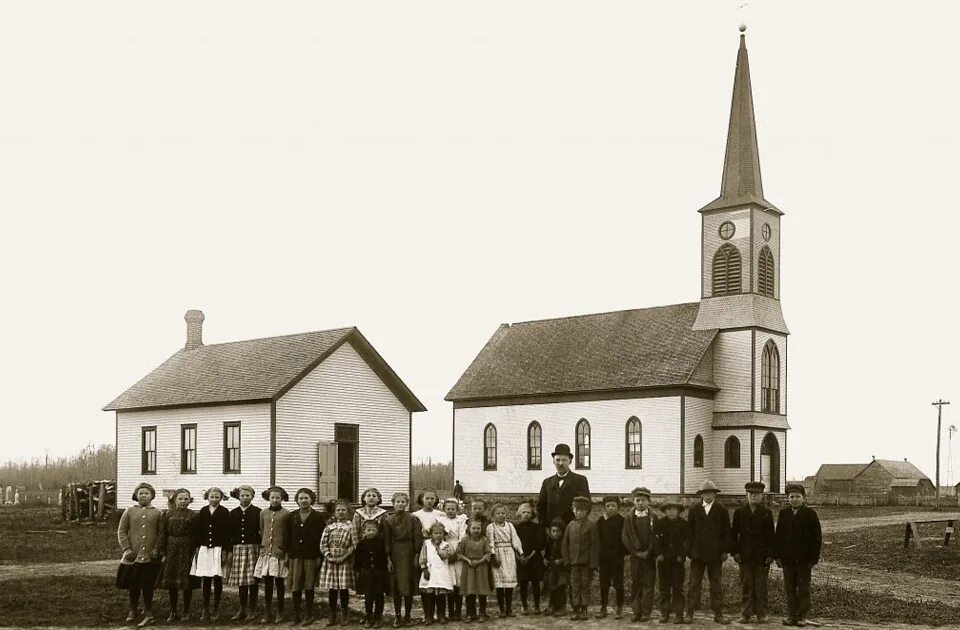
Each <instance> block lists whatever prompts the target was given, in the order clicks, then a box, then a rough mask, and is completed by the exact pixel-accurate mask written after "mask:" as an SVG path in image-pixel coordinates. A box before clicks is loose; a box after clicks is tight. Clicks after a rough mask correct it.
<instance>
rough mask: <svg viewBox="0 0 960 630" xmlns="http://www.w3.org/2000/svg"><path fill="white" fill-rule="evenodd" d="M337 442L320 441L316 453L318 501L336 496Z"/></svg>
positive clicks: (324, 500) (332, 498) (329, 499)
mask: <svg viewBox="0 0 960 630" xmlns="http://www.w3.org/2000/svg"><path fill="white" fill-rule="evenodd" d="M337 459H338V457H337V443H336V442H320V444H319V449H318V455H317V495H318V496H319V497H320V501H321V502H323V503H326V502H327V501H336V500H337V499H338V498H339V497H338V496H337V472H338V471H337Z"/></svg>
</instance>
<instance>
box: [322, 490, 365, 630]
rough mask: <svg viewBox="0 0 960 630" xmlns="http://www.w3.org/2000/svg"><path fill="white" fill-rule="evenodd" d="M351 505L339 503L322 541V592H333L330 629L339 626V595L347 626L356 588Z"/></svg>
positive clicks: (343, 501) (343, 617) (330, 602)
mask: <svg viewBox="0 0 960 630" xmlns="http://www.w3.org/2000/svg"><path fill="white" fill-rule="evenodd" d="M349 514H350V504H349V503H347V501H346V500H345V499H340V500H338V501H337V503H336V506H335V507H334V509H333V518H334V521H333V522H332V523H328V524H327V527H326V529H324V530H323V537H322V538H321V539H320V553H321V554H323V566H322V567H321V568H320V584H319V587H320V588H321V589H326V590H327V592H328V593H329V604H330V620H329V622H328V623H327V625H328V626H334V625H336V624H337V596H338V595H339V597H340V623H341V624H342V625H346V623H347V613H348V611H349V609H350V589H351V588H353V585H354V579H353V562H352V561H351V556H352V555H353V550H354V548H355V547H356V544H357V543H356V540H355V539H354V537H353V523H351V522H350V520H349Z"/></svg>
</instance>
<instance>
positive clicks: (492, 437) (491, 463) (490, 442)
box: [483, 424, 497, 470]
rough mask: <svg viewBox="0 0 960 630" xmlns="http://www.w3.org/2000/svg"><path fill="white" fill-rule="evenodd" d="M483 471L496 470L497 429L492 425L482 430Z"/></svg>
mask: <svg viewBox="0 0 960 630" xmlns="http://www.w3.org/2000/svg"><path fill="white" fill-rule="evenodd" d="M483 469H484V470H496V469H497V427H495V426H493V424H488V425H487V426H486V427H484V429H483Z"/></svg>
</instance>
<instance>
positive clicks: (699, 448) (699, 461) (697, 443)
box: [693, 435, 703, 468]
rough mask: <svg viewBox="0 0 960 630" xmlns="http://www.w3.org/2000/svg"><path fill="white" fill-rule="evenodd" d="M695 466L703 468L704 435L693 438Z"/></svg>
mask: <svg viewBox="0 0 960 630" xmlns="http://www.w3.org/2000/svg"><path fill="white" fill-rule="evenodd" d="M693 467H694V468H703V436H702V435H698V436H697V437H695V438H693Z"/></svg>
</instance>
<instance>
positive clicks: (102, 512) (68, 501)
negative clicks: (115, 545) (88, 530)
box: [60, 480, 117, 522]
mask: <svg viewBox="0 0 960 630" xmlns="http://www.w3.org/2000/svg"><path fill="white" fill-rule="evenodd" d="M116 510H117V482H116V481H113V480H109V481H108V480H103V481H89V482H86V483H68V484H67V485H65V486H63V487H61V488H60V514H61V516H62V517H63V520H65V521H78V522H79V521H104V520H106V519H107V518H108V517H109V516H110V514H112V513H113V512H115V511H116Z"/></svg>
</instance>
